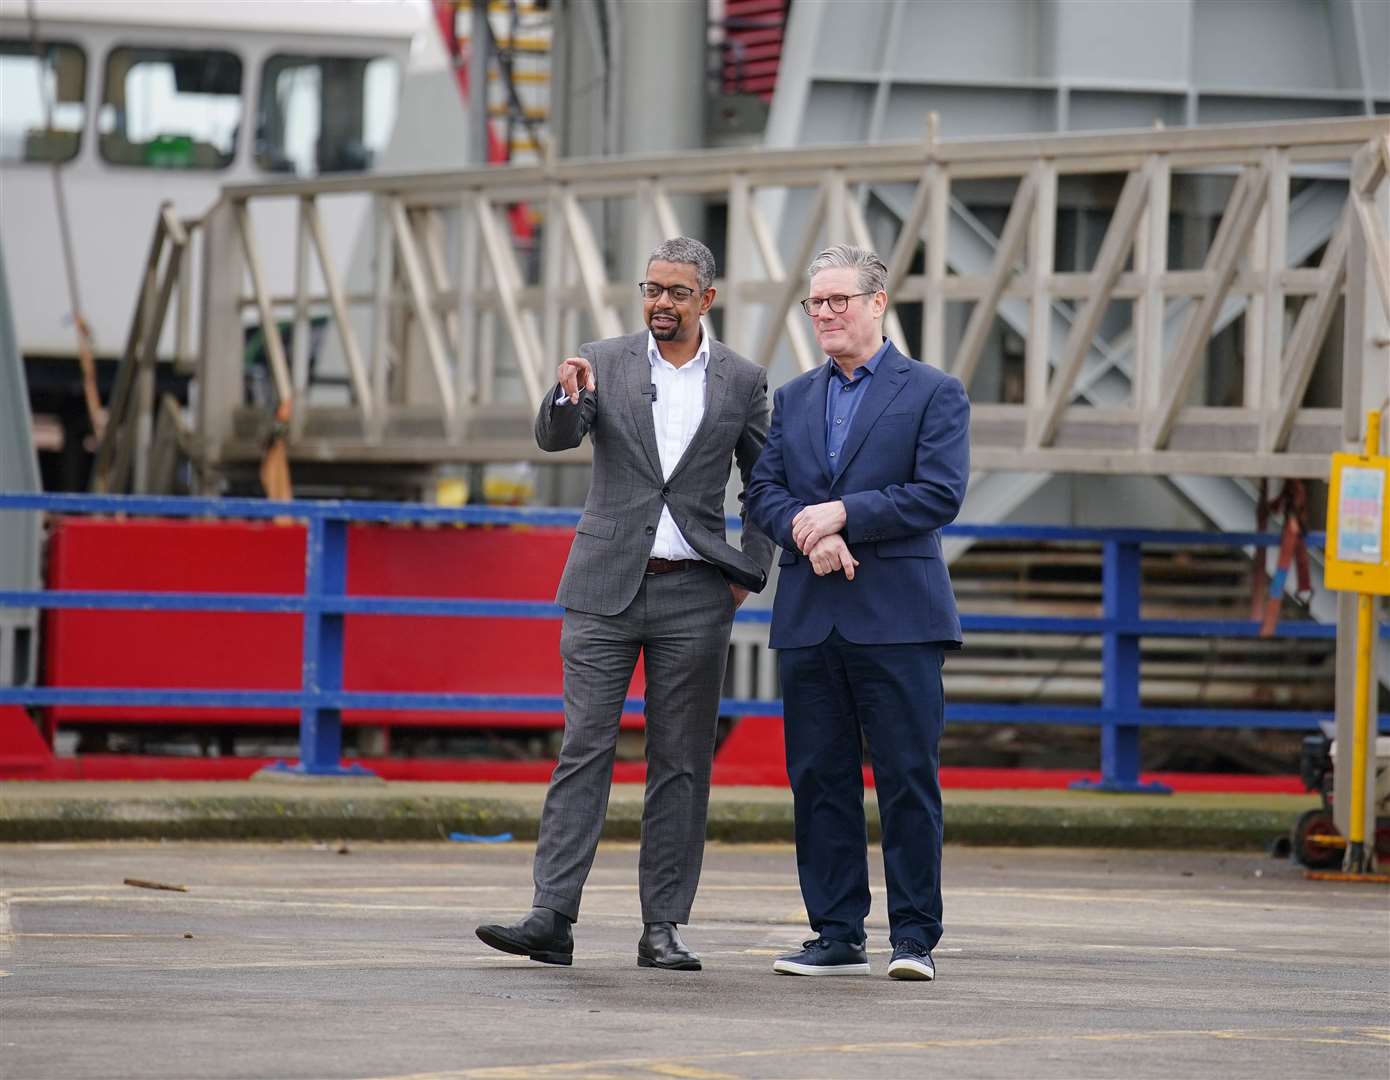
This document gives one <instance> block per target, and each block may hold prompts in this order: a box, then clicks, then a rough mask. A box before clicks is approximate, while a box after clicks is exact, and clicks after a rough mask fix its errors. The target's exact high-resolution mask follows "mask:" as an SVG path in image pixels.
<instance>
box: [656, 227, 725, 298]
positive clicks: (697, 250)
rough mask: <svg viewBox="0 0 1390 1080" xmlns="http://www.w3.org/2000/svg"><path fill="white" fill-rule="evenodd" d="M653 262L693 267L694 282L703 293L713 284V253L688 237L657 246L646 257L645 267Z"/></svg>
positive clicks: (667, 241) (664, 241)
mask: <svg viewBox="0 0 1390 1080" xmlns="http://www.w3.org/2000/svg"><path fill="white" fill-rule="evenodd" d="M654 262H669V263H685V264H686V265H687V266H693V267H695V280H696V281H698V282H699V283H700V291H701V292H704V291H705V290H706V289H708V288H709V287H710V286H711V285H713V284H714V253H713V252H712V251H710V249H709V248H707V247H705V245H704V244H702V243H700V241H698V240H694V239H692V238H691V237H689V236H674V237H672V238H671V239H670V240H663V241H662V242H661V243H659V244H657V245H656V247H655V248H654V249H653V250H652V253H651V254H650V255H648V256H647V265H648V266H651V264H652V263H654Z"/></svg>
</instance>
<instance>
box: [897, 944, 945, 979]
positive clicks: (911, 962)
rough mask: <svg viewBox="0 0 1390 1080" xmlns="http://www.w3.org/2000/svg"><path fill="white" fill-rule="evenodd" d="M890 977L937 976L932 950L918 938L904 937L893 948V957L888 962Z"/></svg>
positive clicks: (929, 977) (931, 977)
mask: <svg viewBox="0 0 1390 1080" xmlns="http://www.w3.org/2000/svg"><path fill="white" fill-rule="evenodd" d="M888 977H889V978H890V979H925V980H931V979H934V978H936V965H935V964H933V963H932V959H931V950H930V949H929V948H927V947H926V946H925V945H923V944H922V943H921V942H920V941H918V940H917V939H916V938H903V940H902V941H900V942H898V944H897V945H896V946H894V948H893V959H892V960H890V961H889V962H888Z"/></svg>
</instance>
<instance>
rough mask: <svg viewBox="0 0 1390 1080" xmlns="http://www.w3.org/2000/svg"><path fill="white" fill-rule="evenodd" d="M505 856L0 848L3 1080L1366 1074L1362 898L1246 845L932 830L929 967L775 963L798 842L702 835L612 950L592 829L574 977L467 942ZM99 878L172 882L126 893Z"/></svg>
mask: <svg viewBox="0 0 1390 1080" xmlns="http://www.w3.org/2000/svg"><path fill="white" fill-rule="evenodd" d="M532 850H533V849H532V848H531V846H530V845H528V844H523V843H516V842H513V843H506V844H479V843H428V844H426V843H420V844H384V843H364V842H356V841H353V842H349V843H346V844H344V843H339V842H337V841H333V842H328V843H320V844H314V843H309V842H292V843H279V844H233V843H221V844H200V843H148V842H124V843H77V844H70V843H57V844H54V843H44V844H12V845H7V846H3V847H0V890H3V891H0V1075H3V1076H4V1077H5V1078H6V1080H60V1078H61V1080H89V1078H102V1080H108V1078H109V1080H124V1078H136V1077H138V1078H141V1080H155V1078H178V1080H203V1078H208V1080H211V1078H219V1080H220V1078H234V1077H285V1078H293V1080H304V1078H334V1080H337V1078H342V1080H388V1078H389V1080H406V1078H409V1080H445V1078H448V1080H463V1078H482V1077H492V1078H501V1077H600V1076H601V1077H612V1078H628V1077H667V1078H669V1077H687V1078H704V1080H717V1078H730V1077H738V1078H752V1077H767V1078H782V1077H815V1078H820V1077H926V1076H932V1077H1119V1076H1123V1077H1163V1078H1165V1080H1167V1078H1170V1077H1174V1076H1181V1077H1219V1078H1221V1080H1239V1078H1244V1077H1249V1078H1252V1080H1256V1078H1257V1080H1267V1078H1269V1077H1272V1076H1299V1077H1323V1076H1326V1077H1337V1078H1338V1080H1359V1078H1363V1077H1365V1078H1375V1080H1384V1078H1385V1077H1386V1076H1387V1075H1390V1015H1388V1014H1387V1002H1390V890H1386V889H1385V888H1383V887H1375V886H1366V885H1352V884H1335V883H1320V882H1309V881H1305V880H1303V878H1302V876H1301V874H1300V873H1299V871H1298V870H1297V868H1296V867H1293V866H1291V865H1290V864H1289V863H1288V862H1286V861H1282V860H1275V859H1272V858H1270V857H1268V856H1266V855H1263V854H1260V853H1244V852H1237V853H1215V852H1184V851H1122V850H1090V849H1075V848H1072V849H1054V848H1040V847H1039V848H989V847H965V846H961V845H948V847H947V851H946V857H945V876H944V880H945V900H946V920H945V921H946V936H945V937H944V938H943V940H942V942H941V945H940V946H939V947H938V949H937V951H936V961H937V966H938V970H939V977H938V979H937V981H936V982H934V983H905V982H896V981H893V980H890V979H888V978H887V977H886V967H887V960H888V952H887V927H886V923H885V921H884V919H883V915H882V911H883V894H882V889H881V885H882V878H881V870H880V867H879V866H878V861H877V859H876V858H874V859H871V866H872V867H873V871H874V881H875V888H876V892H875V902H874V913H873V915H872V917H871V920H870V925H869V932H870V960H871V964H872V966H873V969H874V971H873V974H872V975H871V976H869V977H858V978H835V979H799V978H794V977H786V976H777V975H774V974H773V973H772V971H771V963H772V960H773V958H774V957H775V956H776V955H778V954H779V953H780V952H783V951H786V950H794V949H795V948H796V947H797V945H798V944H799V942H800V941H802V940H803V939H804V938H805V937H806V936H807V930H806V926H805V915H804V912H803V910H802V906H801V902H800V896H799V893H798V890H797V886H796V876H795V858H794V854H793V852H792V850H791V849H790V848H789V847H785V846H778V845H759V844H742V845H737V846H732V845H720V844H714V845H711V846H710V848H709V852H708V856H707V859H706V868H705V873H704V876H703V879H702V884H701V890H700V894H699V898H698V901H697V904H696V909H695V913H694V916H693V921H692V924H691V925H690V926H689V927H688V928H687V929H686V931H685V937H686V940H687V941H688V942H689V943H690V944H691V946H692V947H693V948H695V949H696V950H698V951H699V952H700V953H701V954H702V955H703V958H704V961H705V970H704V971H701V972H664V971H654V970H651V969H642V968H638V967H637V966H636V956H635V949H636V941H637V937H638V934H639V933H640V931H641V926H640V916H639V908H638V901H637V890H636V862H637V859H636V849H635V846H634V845H632V844H629V843H605V844H604V845H603V846H602V847H601V849H600V853H599V857H598V861H597V863H596V865H595V869H594V872H593V874H592V876H591V878H590V883H589V887H588V890H587V892H586V895H585V900H584V906H583V911H582V918H581V921H580V923H579V924H578V925H577V926H576V928H575V937H576V952H575V963H574V966H573V967H571V968H559V967H551V966H545V965H540V964H536V963H532V962H530V961H527V960H526V959H524V958H520V957H511V956H506V955H504V954H501V953H496V952H493V951H491V950H489V949H487V948H486V947H485V946H483V945H482V944H481V943H480V942H479V941H478V940H477V939H476V938H475V937H474V935H473V927H474V925H476V924H477V923H479V922H482V921H488V920H491V919H493V918H497V917H510V916H514V915H519V914H520V913H522V912H523V911H524V910H525V909H526V906H527V905H528V903H529V898H530V859H531V856H532ZM127 878H131V879H136V880H141V881H144V882H146V883H148V884H151V885H159V884H163V885H170V886H179V887H182V888H184V889H186V890H187V891H170V890H166V889H157V888H150V887H136V886H131V885H125V884H123V881H124V880H125V879H127Z"/></svg>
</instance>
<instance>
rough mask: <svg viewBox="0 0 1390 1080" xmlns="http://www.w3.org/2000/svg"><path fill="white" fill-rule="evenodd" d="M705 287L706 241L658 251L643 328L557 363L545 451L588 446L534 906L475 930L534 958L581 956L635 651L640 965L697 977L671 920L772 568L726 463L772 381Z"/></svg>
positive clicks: (539, 438)
mask: <svg viewBox="0 0 1390 1080" xmlns="http://www.w3.org/2000/svg"><path fill="white" fill-rule="evenodd" d="M713 281H714V256H713V255H711V254H710V251H709V249H708V248H707V247H705V245H704V244H701V243H700V242H699V241H697V240H692V239H690V238H689V237H677V238H676V239H674V240H668V241H666V242H665V243H663V244H661V245H660V246H659V247H658V248H657V249H656V250H655V251H653V252H652V255H651V258H650V259H649V260H648V262H647V273H646V280H645V281H642V282H641V283H639V285H638V288H639V289H640V290H641V291H642V296H643V300H644V315H645V319H646V323H647V328H648V329H647V331H645V332H642V333H637V334H632V335H629V336H627V337H618V338H610V339H608V340H606V341H597V342H592V343H590V344H588V345H584V346H582V347H581V348H580V350H579V356H576V357H570V358H569V359H567V360H566V361H565V362H564V363H562V364H561V365H560V368H559V373H558V383H557V385H556V387H555V388H553V389H551V390H550V391H549V392H548V393H547V394H546V396H545V399H544V400H543V401H542V402H541V407H540V413H539V415H538V416H537V417H536V442H537V443H538V444H539V445H540V447H541V449H543V450H568V449H571V448H573V447H575V446H578V445H579V443H580V442H581V440H582V439H583V438H584V436H585V435H588V436H589V438H590V440H591V441H592V443H593V448H594V470H593V480H592V483H591V485H590V487H589V497H588V499H587V500H586V501H585V504H584V514H583V517H581V518H580V521H579V526H578V528H577V530H576V532H575V538H574V544H573V546H572V547H571V548H570V554H569V560H568V561H567V562H566V564H565V571H564V576H563V577H562V578H561V580H560V590H559V592H558V594H557V595H556V602H557V603H559V604H560V605H561V606H562V607H563V608H564V609H565V614H564V625H563V629H562V631H561V635H560V655H561V658H562V660H563V662H564V687H565V736H564V743H563V745H562V746H561V749H560V761H559V764H558V765H557V766H556V768H555V772H554V774H553V775H552V776H551V779H550V790H549V792H548V793H547V794H546V798H545V808H544V810H543V811H542V814H541V825H540V836H539V839H538V841H537V845H536V858H535V866H534V877H535V886H536V887H535V895H534V898H533V900H532V904H533V905H534V906H533V907H532V910H531V913H530V914H529V915H527V916H525V917H524V918H523V919H521V920H520V921H519V922H516V923H512V924H510V925H500V924H492V925H484V926H479V927H478V929H477V933H478V937H480V938H481V939H482V940H483V941H484V942H486V943H487V944H488V945H490V946H492V947H493V948H495V949H501V950H502V951H504V952H509V953H516V954H518V955H523V956H529V957H530V958H531V959H532V960H539V961H541V962H542V963H547V964H569V963H571V962H572V960H573V955H574V940H573V936H572V933H571V930H570V926H571V924H572V923H574V922H575V921H576V920H577V919H578V917H579V901H580V894H581V892H582V891H583V888H584V881H585V879H586V878H587V877H588V874H589V868H590V866H591V865H592V863H593V859H594V851H595V849H596V848H597V846H598V840H599V832H600V830H601V829H602V827H603V819H604V815H605V813H606V811H607V808H608V793H609V788H610V786H611V784H612V778H613V755H614V749H615V747H616V745H617V739H618V722H619V719H620V718H621V715H622V710H623V703H624V700H625V699H626V696H627V690H628V685H629V683H630V681H631V679H632V673H633V671H634V669H635V667H636V664H637V657H638V654H639V653H640V654H641V655H642V656H643V663H644V666H645V673H646V683H647V692H646V756H647V787H646V796H645V800H644V803H643V809H642V846H641V853H640V855H639V858H638V890H639V893H640V898H641V903H642V921H643V923H644V924H645V928H644V930H643V933H642V937H641V940H640V941H639V942H638V945H637V963H638V965H639V966H640V967H655V968H665V969H668V970H679V971H698V970H700V958H699V957H698V956H696V955H695V954H694V953H692V952H691V951H690V950H689V949H687V948H686V946H685V943H684V942H683V941H682V940H681V937H680V933H679V932H678V930H677V929H676V927H677V926H678V925H679V924H681V923H686V922H689V920H690V907H691V904H692V902H693V901H694V898H695V887H696V885H697V884H698V882H699V878H700V865H701V862H702V860H703V857H704V845H705V817H706V812H707V809H708V805H709V780H710V767H711V762H712V760H713V756H714V737H715V727H716V721H717V719H718V711H719V697H720V691H721V689H722V687H723V683H724V665H725V661H726V660H727V658H728V651H729V631H730V627H731V625H732V623H733V617H734V612H735V610H736V609H737V608H738V606H739V605H740V604H741V603H742V602H743V600H744V599H745V598H746V597H747V595H748V593H749V591H750V590H751V591H755V592H756V591H760V590H761V589H762V587H763V585H764V584H765V583H766V581H767V569H768V566H769V565H770V564H771V561H772V541H771V540H769V539H768V538H767V536H765V535H764V534H763V533H762V532H760V531H759V530H758V529H757V528H756V527H755V526H753V525H751V524H749V523H748V521H747V518H746V515H745V518H744V528H743V535H742V545H741V550H740V549H739V548H734V547H732V546H730V544H729V543H728V542H727V541H726V540H725V535H724V492H725V488H726V487H727V485H728V482H729V473H730V464H731V461H734V462H737V464H738V468H739V472H740V474H741V475H742V477H743V482H744V484H745V485H746V484H747V482H748V478H749V476H750V474H751V473H752V470H753V465H754V463H755V462H756V461H757V459H758V455H759V454H760V453H761V451H762V448H763V442H764V440H765V439H766V437H767V425H768V406H767V376H766V373H765V372H764V371H763V369H762V368H760V367H758V366H757V365H756V364H754V363H752V362H750V361H748V360H745V359H744V358H743V357H741V356H739V355H738V354H737V353H734V352H731V351H730V350H729V349H726V348H725V347H724V346H723V345H721V344H720V343H719V342H717V341H712V340H710V339H709V338H708V337H707V336H706V335H705V333H704V331H703V329H702V328H701V325H700V316H702V315H704V314H705V313H706V312H708V311H709V309H710V306H711V304H713V303H714V289H713V288H712V287H711V284H712V282H713ZM739 497H740V499H742V495H740V496H739Z"/></svg>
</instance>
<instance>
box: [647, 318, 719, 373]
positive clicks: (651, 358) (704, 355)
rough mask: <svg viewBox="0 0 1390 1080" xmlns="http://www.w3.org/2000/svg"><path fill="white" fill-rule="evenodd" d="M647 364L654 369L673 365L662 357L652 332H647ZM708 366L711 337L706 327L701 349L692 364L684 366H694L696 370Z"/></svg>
mask: <svg viewBox="0 0 1390 1080" xmlns="http://www.w3.org/2000/svg"><path fill="white" fill-rule="evenodd" d="M647 362H648V363H649V364H651V366H652V367H656V366H657V364H667V365H670V363H671V362H670V361H669V360H667V359H666V358H665V357H664V356H662V355H661V350H660V349H659V348H657V345H656V338H655V337H653V336H652V332H651V331H650V330H648V331H647ZM708 364H709V336H708V335H707V334H706V333H705V328H704V326H701V327H700V347H699V348H698V349H696V350H695V355H694V356H693V357H692V358H691V360H690V363H688V364H686V365H684V367H692V366H693V367H696V368H702V367H706V366H708ZM682 370H683V369H682Z"/></svg>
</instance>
